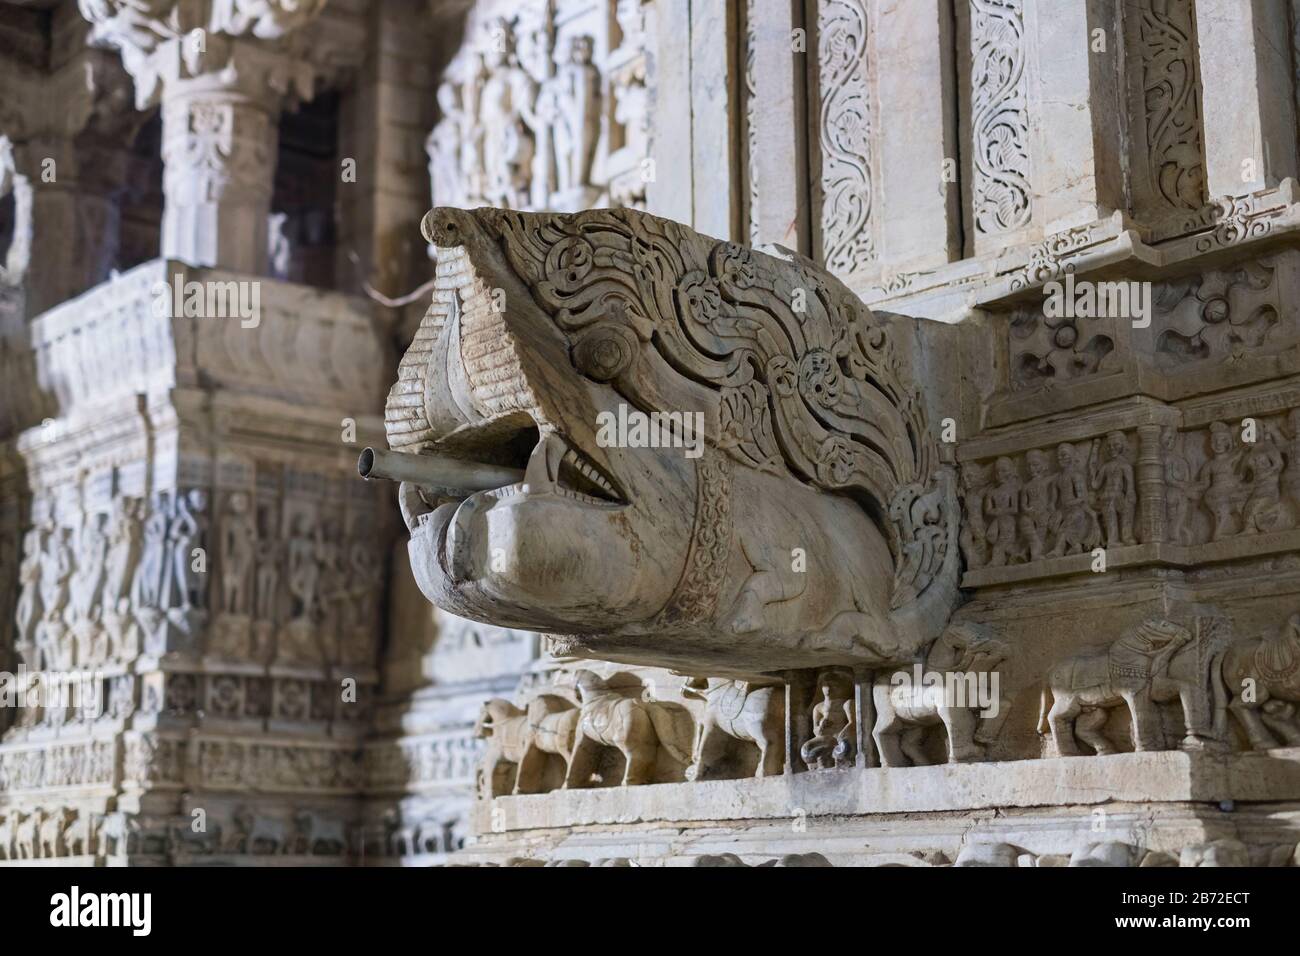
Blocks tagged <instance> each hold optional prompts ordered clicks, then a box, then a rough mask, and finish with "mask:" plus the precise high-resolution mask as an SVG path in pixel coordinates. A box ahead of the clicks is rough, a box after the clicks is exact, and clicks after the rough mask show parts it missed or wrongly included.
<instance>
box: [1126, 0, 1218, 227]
mask: <svg viewBox="0 0 1300 956" xmlns="http://www.w3.org/2000/svg"><path fill="white" fill-rule="evenodd" d="M1126 15H1133V16H1134V17H1135V19H1136V24H1137V35H1138V43H1139V44H1140V52H1141V63H1142V76H1141V83H1142V99H1143V107H1144V109H1145V117H1144V119H1145V121H1146V156H1145V160H1146V164H1147V175H1148V178H1149V180H1150V182H1151V184H1152V186H1153V187H1154V188H1155V192H1156V195H1157V196H1158V197H1159V198H1160V199H1161V200H1162V201H1163V202H1165V203H1166V204H1168V206H1170V207H1172V208H1173V209H1182V210H1197V209H1199V208H1200V207H1201V205H1202V203H1203V202H1204V200H1205V168H1204V161H1203V160H1202V148H1203V147H1202V138H1201V116H1200V101H1201V91H1200V82H1199V78H1198V76H1197V63H1196V39H1195V34H1196V28H1195V18H1194V13H1193V4H1191V3H1187V2H1183V0H1143V2H1141V3H1138V4H1136V5H1135V6H1133V7H1132V8H1129V9H1128V10H1126Z"/></svg>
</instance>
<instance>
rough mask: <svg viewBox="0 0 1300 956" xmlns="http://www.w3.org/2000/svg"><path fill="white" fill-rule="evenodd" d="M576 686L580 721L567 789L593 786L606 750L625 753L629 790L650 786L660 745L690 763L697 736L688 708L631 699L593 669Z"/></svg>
mask: <svg viewBox="0 0 1300 956" xmlns="http://www.w3.org/2000/svg"><path fill="white" fill-rule="evenodd" d="M575 686H576V689H577V692H578V699H579V700H580V701H581V707H580V713H581V717H580V719H579V722H578V735H577V740H576V741H575V742H574V747H573V756H572V757H571V758H570V759H569V773H568V777H567V779H566V780H565V782H564V785H565V787H573V788H577V787H585V786H587V785H588V783H589V781H590V780H591V777H592V774H593V772H594V771H595V768H596V758H597V757H598V756H599V752H600V748H601V747H615V748H617V749H618V750H619V752H620V753H622V754H623V759H624V761H625V768H624V771H623V780H622V786H625V787H627V786H633V785H636V784H642V783H650V778H651V775H652V773H653V771H654V766H655V761H656V760H657V759H658V756H659V748H660V747H662V748H663V749H665V750H667V751H668V753H669V754H670V755H671V756H672V758H673V759H674V760H676V761H677V762H678V763H681V764H684V765H689V764H690V763H691V742H692V738H693V737H694V734H693V732H692V726H691V718H690V714H689V712H687V710H686V708H684V707H680V706H677V707H671V706H668V705H665V704H661V703H657V702H654V701H646V700H638V699H636V698H632V697H627V696H625V695H624V694H622V693H620V692H619V691H618V690H615V689H612V688H610V687H609V686H608V685H607V684H606V683H605V682H604V681H603V680H601V679H600V678H599V677H598V676H596V675H595V674H594V673H592V672H591V671H589V670H580V671H578V673H577V675H576V685H575Z"/></svg>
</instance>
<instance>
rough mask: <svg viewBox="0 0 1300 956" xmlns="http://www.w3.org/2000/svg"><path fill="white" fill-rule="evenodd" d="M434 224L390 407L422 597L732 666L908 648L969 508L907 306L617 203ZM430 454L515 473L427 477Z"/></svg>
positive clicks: (940, 611) (454, 214) (882, 655)
mask: <svg viewBox="0 0 1300 956" xmlns="http://www.w3.org/2000/svg"><path fill="white" fill-rule="evenodd" d="M423 231H424V234H425V236H426V238H427V239H428V240H429V241H430V242H431V243H433V245H434V247H435V248H436V251H437V259H438V275H439V281H438V286H437V291H436V292H435V296H434V301H433V304H432V306H431V308H430V309H429V311H428V312H427V314H426V315H425V318H424V320H423V321H422V323H421V326H420V328H419V330H418V332H417V333H416V336H415V338H414V341H413V343H412V345H411V346H410V348H409V349H408V350H407V352H406V355H405V356H404V357H403V359H402V362H401V365H400V368H399V373H398V381H397V383H396V384H395V385H394V386H393V388H392V390H391V392H390V394H389V398H388V404H387V409H386V430H387V437H388V442H389V446H390V448H391V449H392V450H393V451H395V452H399V453H403V455H399V456H398V457H404V456H411V458H412V461H410V462H409V464H407V465H406V466H405V470H406V471H407V477H405V478H403V483H404V484H403V489H402V494H401V499H402V501H403V512H404V515H405V517H406V520H407V525H408V528H409V530H410V532H411V541H410V545H409V550H410V555H411V564H412V570H413V573H414V575H415V578H416V580H417V582H418V584H419V585H420V588H421V589H422V591H423V592H424V594H425V595H426V596H427V597H428V598H429V599H430V600H431V601H433V602H434V603H435V604H437V605H439V606H440V607H442V608H444V609H446V610H448V611H450V612H452V613H454V614H457V615H460V616H462V617H468V618H471V619H473V620H478V621H484V622H487V623H493V624H499V625H503V626H509V627H518V628H526V629H530V630H536V631H541V632H544V633H548V634H556V635H562V637H560V638H558V639H557V641H558V644H559V646H560V648H561V650H562V651H563V653H566V654H570V655H573V656H578V657H587V658H597V659H603V660H614V661H625V662H632V663H641V664H655V665H658V666H664V667H669V668H675V669H678V670H684V671H687V672H691V673H700V672H702V671H705V670H706V669H707V671H710V672H712V673H714V674H718V675H722V676H730V677H744V678H748V677H756V676H758V675H761V674H765V673H770V672H772V671H774V670H777V669H781V668H786V667H810V666H836V665H851V664H874V665H886V664H894V663H901V662H903V661H906V660H910V659H911V658H912V656H913V655H914V654H915V653H916V652H917V651H918V650H919V649H920V648H921V647H923V646H924V645H925V644H927V643H928V642H929V641H931V640H933V639H934V638H935V637H936V636H937V635H938V634H939V633H940V632H941V631H942V628H943V626H944V624H945V623H946V622H947V619H948V616H949V615H950V613H951V611H952V609H953V607H954V605H955V602H956V599H957V593H958V592H957V576H958V565H959V553H958V547H957V527H958V508H957V504H956V497H955V488H954V487H953V480H952V474H951V472H950V470H949V469H948V468H946V467H944V466H941V465H940V463H939V457H938V450H937V443H936V440H935V436H934V435H933V434H932V430H931V428H930V426H929V424H928V417H927V413H926V411H925V407H924V404H923V402H922V399H921V396H920V393H919V391H918V390H917V389H916V387H915V386H914V384H913V382H912V379H911V372H910V367H911V365H910V362H911V358H910V356H911V354H912V350H913V349H914V347H915V345H914V342H915V341H916V340H917V339H918V338H919V337H920V336H921V335H922V334H923V332H922V330H921V326H922V323H918V322H917V321H916V320H910V319H903V318H901V317H893V318H890V317H887V316H877V315H873V314H872V313H871V312H870V311H869V310H868V309H867V308H866V307H865V306H864V305H863V304H862V303H861V301H860V300H858V299H857V298H856V297H855V296H854V295H853V294H852V293H851V292H850V291H849V290H848V289H847V288H846V287H845V286H843V285H842V284H841V283H840V282H839V281H838V280H836V279H835V278H834V277H833V276H831V275H830V274H829V273H827V272H826V271H824V270H822V269H821V268H819V267H818V266H817V265H815V264H814V263H812V262H810V261H808V260H805V259H802V258H800V257H797V256H795V255H793V254H789V255H788V256H787V257H786V258H777V257H775V256H770V255H766V254H763V253H759V252H755V251H752V250H750V249H748V248H745V247H743V246H739V245H735V244H731V243H726V242H720V241H717V240H714V239H710V238H708V237H706V236H702V235H700V234H698V233H695V232H693V231H692V230H690V229H689V228H687V227H685V226H681V225H678V224H676V223H673V222H670V221H667V220H664V219H659V218H657V217H654V216H651V215H648V214H645V213H641V212H637V211H634V210H628V209H616V210H593V211H589V212H583V213H579V214H577V215H571V216H570V215H552V214H532V213H520V212H514V211H511V210H504V209H477V210H472V211H467V210H460V209H442V208H440V209H435V210H433V211H432V212H430V213H429V214H428V215H427V216H426V217H425V221H424V225H423ZM447 460H454V461H455V462H456V464H457V465H460V466H466V467H469V468H470V470H471V471H472V470H473V468H476V467H478V468H481V469H488V468H490V469H492V470H491V472H490V474H492V475H498V476H499V475H501V474H503V471H502V469H509V470H512V471H513V473H514V474H515V475H516V477H515V479H514V480H513V481H510V480H504V481H503V480H501V479H493V480H490V481H489V480H488V479H487V478H484V479H483V481H484V484H480V485H475V484H474V483H472V482H471V483H470V484H469V486H467V487H448V486H447V483H446V482H445V481H444V482H439V481H435V480H433V479H432V478H427V479H424V480H421V479H420V477H419V475H420V474H425V473H427V469H429V468H430V467H432V465H431V463H432V462H437V461H443V462H445V461H447ZM421 469H424V470H423V471H422V470H421ZM479 473H480V474H484V475H486V474H489V472H488V471H486V470H483V471H480V472H479ZM509 473H511V472H510V471H507V472H504V474H509ZM395 477H396V476H395Z"/></svg>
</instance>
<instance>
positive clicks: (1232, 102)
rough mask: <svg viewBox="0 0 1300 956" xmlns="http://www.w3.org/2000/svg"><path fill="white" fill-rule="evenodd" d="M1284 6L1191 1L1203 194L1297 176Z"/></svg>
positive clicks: (1250, 0) (1237, 191) (1243, 0)
mask: <svg viewBox="0 0 1300 956" xmlns="http://www.w3.org/2000/svg"><path fill="white" fill-rule="evenodd" d="M1287 6H1288V5H1287V4H1285V3H1276V2H1274V0H1196V28H1197V31H1198V33H1199V34H1200V35H1201V36H1202V37H1204V38H1205V42H1202V43H1200V44H1199V45H1198V47H1197V54H1198V56H1199V58H1200V72H1201V76H1203V77H1210V78H1212V82H1208V83H1206V84H1205V87H1204V89H1203V91H1202V97H1201V103H1202V107H1203V109H1204V122H1205V135H1206V144H1205V145H1206V157H1205V158H1206V181H1207V186H1208V191H1209V194H1210V196H1211V197H1214V196H1238V195H1242V194H1244V193H1249V192H1254V191H1255V190H1258V189H1266V188H1270V187H1273V186H1276V185H1277V184H1278V183H1279V182H1281V181H1282V180H1283V179H1285V178H1286V177H1288V176H1295V175H1296V174H1297V159H1296V112H1295V100H1294V98H1293V97H1294V93H1293V90H1294V82H1295V81H1294V78H1293V77H1292V74H1291V56H1290V48H1291V44H1290V43H1289V42H1288V38H1289V37H1290V35H1291V30H1290V24H1289V22H1288V19H1287Z"/></svg>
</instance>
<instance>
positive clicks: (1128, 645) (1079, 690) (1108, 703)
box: [1038, 618, 1218, 757]
mask: <svg viewBox="0 0 1300 956" xmlns="http://www.w3.org/2000/svg"><path fill="white" fill-rule="evenodd" d="M1191 643H1192V634H1191V632H1190V631H1189V630H1188V629H1187V628H1185V627H1183V626H1182V625H1181V624H1176V623H1174V622H1173V621H1167V620H1163V619H1160V618H1153V619H1151V620H1148V621H1145V622H1143V623H1142V624H1140V625H1138V626H1137V627H1136V628H1134V629H1133V630H1132V631H1131V632H1130V633H1129V634H1126V635H1125V636H1124V637H1121V638H1120V639H1119V640H1117V641H1115V643H1113V644H1111V645H1110V647H1108V648H1106V649H1104V650H1091V651H1086V652H1084V653H1082V654H1078V655H1075V656H1072V657H1067V658H1065V659H1064V660H1061V661H1059V662H1058V663H1057V664H1056V665H1055V666H1054V667H1052V669H1051V670H1050V671H1049V672H1048V674H1047V683H1046V685H1045V686H1044V687H1043V691H1042V697H1041V702H1040V708H1039V715H1038V732H1039V733H1040V734H1046V733H1047V731H1048V727H1049V726H1050V728H1051V733H1052V739H1053V741H1054V742H1055V744H1056V750H1057V753H1059V754H1060V755H1061V756H1063V757H1074V756H1079V755H1080V754H1081V753H1082V751H1080V749H1079V744H1078V741H1077V740H1076V739H1075V733H1076V732H1077V733H1078V736H1079V737H1080V738H1082V740H1083V742H1084V743H1086V744H1088V745H1089V746H1090V747H1092V748H1093V749H1094V750H1095V751H1096V752H1097V754H1098V755H1105V754H1113V753H1116V752H1117V750H1116V747H1115V745H1114V744H1113V743H1112V742H1111V741H1110V740H1109V739H1108V738H1107V737H1106V736H1105V735H1104V734H1103V733H1102V732H1101V728H1102V726H1103V725H1104V724H1105V723H1106V717H1107V711H1108V710H1109V708H1112V707H1118V706H1120V705H1121V704H1123V705H1125V706H1127V707H1128V709H1129V712H1130V714H1131V715H1132V718H1133V744H1134V747H1135V748H1136V749H1137V750H1139V751H1143V750H1163V749H1164V748H1165V741H1164V733H1163V730H1162V728H1161V726H1160V715H1159V712H1158V711H1157V709H1156V707H1155V706H1154V705H1155V704H1156V703H1165V702H1169V701H1175V700H1177V701H1180V702H1181V704H1182V709H1183V721H1184V726H1185V728H1186V736H1185V737H1184V739H1183V746H1184V747H1195V746H1203V745H1204V739H1205V738H1206V737H1211V738H1212V737H1214V736H1215V735H1216V731H1215V729H1214V727H1213V723H1214V721H1213V720H1212V719H1211V718H1209V717H1208V715H1206V714H1205V713H1204V704H1205V701H1206V700H1208V699H1209V696H1210V689H1211V684H1214V685H1216V686H1217V681H1212V680H1211V679H1210V676H1211V675H1212V674H1213V673H1215V672H1216V670H1217V669H1218V660H1217V658H1216V659H1215V660H1212V661H1211V662H1209V664H1208V665H1202V664H1201V663H1200V662H1199V660H1198V654H1197V649H1196V647H1195V646H1189V645H1191ZM1049 700H1051V702H1052V703H1051V709H1050V710H1049V709H1048V701H1049Z"/></svg>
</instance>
